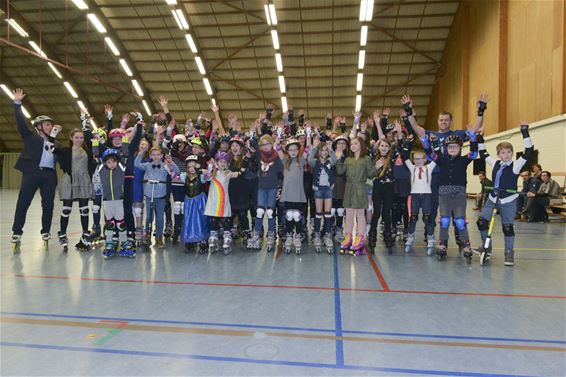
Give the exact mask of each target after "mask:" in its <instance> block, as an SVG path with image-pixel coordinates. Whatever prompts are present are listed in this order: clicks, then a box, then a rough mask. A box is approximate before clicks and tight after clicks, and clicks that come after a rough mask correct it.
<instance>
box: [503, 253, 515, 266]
mask: <svg viewBox="0 0 566 377" xmlns="http://www.w3.org/2000/svg"><path fill="white" fill-rule="evenodd" d="M505 265H506V266H510V267H512V266H514V265H515V252H514V251H513V250H506V251H505Z"/></svg>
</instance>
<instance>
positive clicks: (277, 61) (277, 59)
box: [275, 53, 283, 72]
mask: <svg viewBox="0 0 566 377" xmlns="http://www.w3.org/2000/svg"><path fill="white" fill-rule="evenodd" d="M275 65H276V66H277V72H283V61H282V60H281V54H280V53H276V54H275Z"/></svg>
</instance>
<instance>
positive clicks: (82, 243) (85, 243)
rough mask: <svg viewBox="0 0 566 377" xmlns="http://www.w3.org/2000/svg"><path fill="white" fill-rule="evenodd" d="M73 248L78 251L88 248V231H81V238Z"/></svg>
mask: <svg viewBox="0 0 566 377" xmlns="http://www.w3.org/2000/svg"><path fill="white" fill-rule="evenodd" d="M75 249H77V250H79V251H88V250H90V235H89V233H88V232H83V234H82V236H81V239H80V240H79V242H78V243H77V244H76V245H75Z"/></svg>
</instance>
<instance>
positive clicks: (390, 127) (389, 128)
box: [385, 123, 395, 133]
mask: <svg viewBox="0 0 566 377" xmlns="http://www.w3.org/2000/svg"><path fill="white" fill-rule="evenodd" d="M390 131H395V125H394V124H393V123H389V124H388V125H387V126H385V132H386V133H387V132H390Z"/></svg>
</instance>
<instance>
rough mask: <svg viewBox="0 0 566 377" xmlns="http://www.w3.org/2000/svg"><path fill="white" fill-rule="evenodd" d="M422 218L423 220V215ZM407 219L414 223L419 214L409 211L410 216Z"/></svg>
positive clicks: (417, 219)
mask: <svg viewBox="0 0 566 377" xmlns="http://www.w3.org/2000/svg"><path fill="white" fill-rule="evenodd" d="M423 220H424V216H423ZM409 221H410V222H412V223H415V224H416V223H417V221H419V215H418V214H417V213H411V217H410V218H409Z"/></svg>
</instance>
